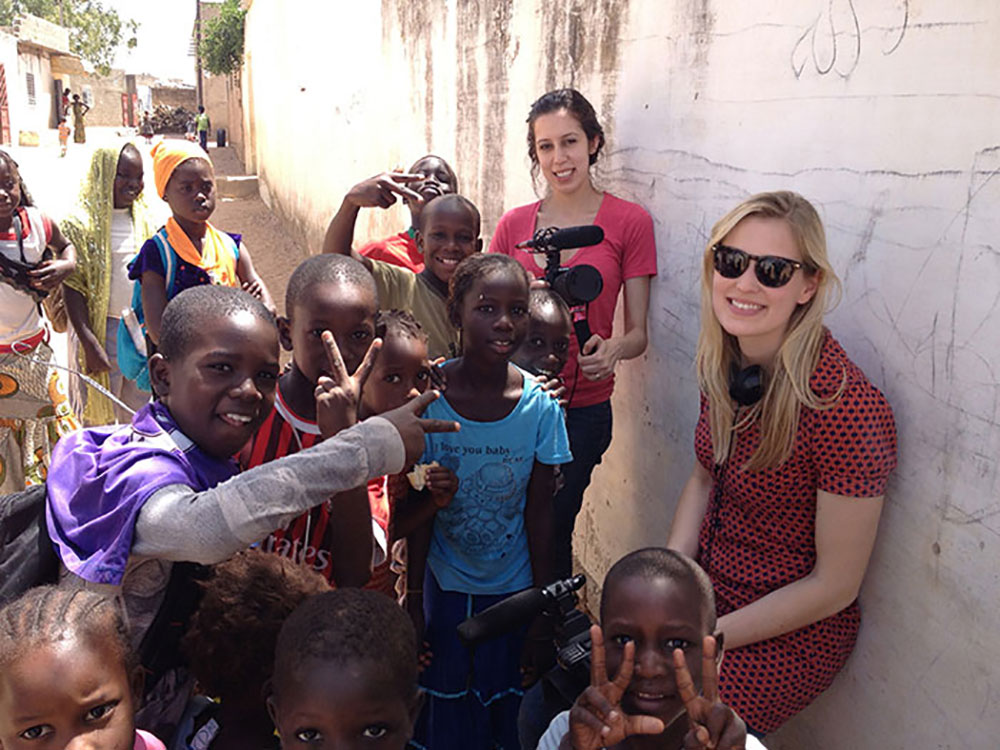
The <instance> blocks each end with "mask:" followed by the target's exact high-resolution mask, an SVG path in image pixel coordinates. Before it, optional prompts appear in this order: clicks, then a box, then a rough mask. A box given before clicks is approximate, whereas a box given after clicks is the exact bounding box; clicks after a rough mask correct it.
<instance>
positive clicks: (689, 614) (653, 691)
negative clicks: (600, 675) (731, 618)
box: [601, 576, 707, 726]
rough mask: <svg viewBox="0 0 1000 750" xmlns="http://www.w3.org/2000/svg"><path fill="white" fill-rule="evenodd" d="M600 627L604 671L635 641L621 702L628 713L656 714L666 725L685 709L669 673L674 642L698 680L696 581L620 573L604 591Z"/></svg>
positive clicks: (614, 669) (701, 632)
mask: <svg viewBox="0 0 1000 750" xmlns="http://www.w3.org/2000/svg"><path fill="white" fill-rule="evenodd" d="M601 628H602V630H603V632H604V643H605V648H606V649H607V667H608V674H609V675H616V674H618V671H619V668H620V667H621V663H622V656H623V650H624V647H625V644H626V643H628V642H629V641H632V642H634V643H635V672H634V673H633V675H632V681H631V682H630V683H629V686H628V689H627V690H626V691H625V695H623V696H622V708H623V709H624V710H625V712H626V713H628V714H645V715H648V716H655V717H657V718H659V719H660V720H662V721H663V723H664V724H665V725H667V726H669V725H670V723H671V722H672V721H674V720H675V719H676V718H677V717H678V716H680V714H681V713H683V711H684V702H683V701H682V700H681V697H680V695H678V692H677V681H676V678H675V675H674V667H673V652H674V649H675V648H679V649H681V650H682V651H683V652H684V659H685V661H686V662H687V666H688V670H689V671H690V672H691V677H692V679H693V680H694V683H695V685H696V686H700V685H701V651H702V640H703V638H704V636H705V635H707V632H706V624H705V623H704V622H703V612H702V601H701V595H700V593H699V591H698V589H697V587H696V586H694V585H685V584H683V583H679V582H677V581H675V580H673V579H670V578H665V577H663V576H657V577H654V578H652V579H646V578H643V577H640V576H627V577H624V578H621V579H620V580H618V581H615V582H614V584H613V588H612V590H610V591H608V592H607V593H606V594H605V600H604V609H603V612H602V623H601Z"/></svg>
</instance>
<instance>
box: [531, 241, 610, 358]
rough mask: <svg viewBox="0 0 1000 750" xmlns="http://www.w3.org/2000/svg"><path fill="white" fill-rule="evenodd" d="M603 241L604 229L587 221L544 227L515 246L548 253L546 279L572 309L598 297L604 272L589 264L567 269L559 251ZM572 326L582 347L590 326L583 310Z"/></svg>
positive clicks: (587, 337) (575, 316) (574, 316)
mask: <svg viewBox="0 0 1000 750" xmlns="http://www.w3.org/2000/svg"><path fill="white" fill-rule="evenodd" d="M602 242H604V230H603V229H601V228H600V227H599V226H597V225H596V224H585V225H583V226H578V227H566V228H565V229H557V228H556V227H545V228H544V229H539V230H538V231H537V232H535V235H534V237H532V238H531V239H530V240H527V241H525V242H521V243H518V244H517V245H515V247H518V248H522V249H529V250H531V251H532V252H535V253H545V255H546V261H545V281H547V282H548V284H549V287H550V288H551V289H552V290H553V291H554V292H556V293H557V294H558V295H559V296H560V297H562V298H563V299H564V300H565V301H566V304H567V305H569V307H570V308H574V307H580V306H581V305H586V304H587V303H588V302H593V301H594V300H595V299H597V297H598V296H599V295H600V294H601V290H602V289H604V279H603V278H602V277H601V272H600V271H598V270H597V269H596V268H594V267H593V266H589V265H586V264H580V265H576V266H570V267H568V268H567V267H563V266H560V264H559V261H560V258H559V252H560V251H562V250H571V249H574V248H578V247H590V246H592V245H599V244H601V243H602ZM573 328H574V330H575V331H576V339H577V342H578V343H579V345H580V348H581V349H582V348H583V345H584V344H585V343H587V340H588V339H589V338H590V325H589V324H588V322H587V317H586V314H585V313H584V312H583V311H580V313H577V312H574V314H573Z"/></svg>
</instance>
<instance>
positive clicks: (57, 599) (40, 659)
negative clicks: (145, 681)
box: [0, 586, 164, 750]
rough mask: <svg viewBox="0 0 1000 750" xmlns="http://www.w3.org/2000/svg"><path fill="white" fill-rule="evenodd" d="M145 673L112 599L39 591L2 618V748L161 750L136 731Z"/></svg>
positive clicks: (11, 605)
mask: <svg viewBox="0 0 1000 750" xmlns="http://www.w3.org/2000/svg"><path fill="white" fill-rule="evenodd" d="M141 692H142V672H141V671H140V668H139V663H138V659H137V658H136V656H135V653H134V652H133V651H132V647H131V645H130V643H129V636H128V631H127V630H126V628H125V624H124V622H123V620H122V614H121V610H120V608H119V606H118V604H117V603H116V601H115V600H114V599H109V598H106V597H104V596H101V595H100V594H97V593H95V592H93V591H83V590H79V589H78V590H71V589H65V588H57V587H55V586H42V587H40V588H36V589H32V590H30V591H28V592H27V593H26V594H25V595H24V596H22V597H21V598H20V599H16V600H14V601H12V602H11V603H9V604H8V605H7V606H5V607H4V608H3V609H2V610H0V748H3V750H29V749H30V748H36V747H40V746H41V747H65V748H68V747H77V746H79V747H87V748H89V749H90V750H125V748H133V750H164V745H163V743H162V742H160V741H159V740H158V739H157V738H156V737H154V736H153V735H151V734H149V733H148V732H144V731H142V730H141V729H136V727H135V717H134V708H135V707H136V706H137V705H138V701H139V696H140V695H141Z"/></svg>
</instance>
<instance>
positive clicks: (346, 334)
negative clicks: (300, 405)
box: [278, 281, 378, 384]
mask: <svg viewBox="0 0 1000 750" xmlns="http://www.w3.org/2000/svg"><path fill="white" fill-rule="evenodd" d="M377 307H378V306H377V305H376V302H375V295H374V294H372V292H371V289H368V288H365V287H361V286H357V285H354V284H351V283H348V282H327V281H320V282H316V283H314V284H312V285H311V286H309V287H308V288H307V289H306V290H305V291H304V293H303V294H302V296H301V298H300V299H299V300H298V302H297V303H296V304H295V309H294V310H290V311H289V314H290V316H291V317H290V318H288V319H284V318H282V319H279V322H278V326H279V329H280V331H281V345H282V346H283V347H284V348H285V349H286V350H288V351H291V352H292V359H293V360H294V362H295V367H297V368H298V369H299V372H301V373H302V375H303V377H305V379H306V380H307V381H308V382H310V383H312V384H315V383H316V382H317V381H318V380H319V378H320V376H321V375H327V376H329V375H330V363H329V360H328V357H327V353H326V347H325V346H324V345H323V340H322V338H321V336H322V335H323V331H330V333H332V334H333V338H334V340H335V341H336V342H337V348H338V349H340V356H341V357H342V358H343V360H344V366H345V367H346V368H347V372H348V373H350V374H353V373H354V371H355V370H357V369H358V366H359V365H360V364H361V361H362V360H363V359H364V358H365V354H366V353H367V352H368V347H369V346H371V343H372V340H373V339H374V338H375V314H376V313H377V312H378V309H377Z"/></svg>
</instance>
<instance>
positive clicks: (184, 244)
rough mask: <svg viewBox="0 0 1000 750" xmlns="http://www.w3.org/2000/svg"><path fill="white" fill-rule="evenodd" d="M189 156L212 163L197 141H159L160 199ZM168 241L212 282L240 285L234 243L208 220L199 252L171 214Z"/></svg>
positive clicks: (156, 161)
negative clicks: (176, 170)
mask: <svg viewBox="0 0 1000 750" xmlns="http://www.w3.org/2000/svg"><path fill="white" fill-rule="evenodd" d="M188 159H204V160H205V161H207V162H208V163H209V164H211V163H212V160H211V159H209V158H208V154H206V153H205V152H204V151H203V150H202V148H201V146H199V145H198V144H197V143H192V142H191V141H188V140H180V139H169V140H162V141H160V142H159V143H158V144H156V147H155V148H154V149H153V180H154V181H155V183H156V192H157V193H159V194H160V197H161V198H162V197H163V194H164V193H165V192H166V190H167V183H168V182H169V181H170V176H171V175H172V174H173V173H174V170H175V169H177V167H179V166H180V165H181V164H183V163H184V162H186V161H187V160H188ZM167 241H168V242H169V243H170V246H171V247H173V249H174V252H176V253H177V255H178V256H180V258H181V260H185V261H187V262H188V263H190V264H191V265H193V266H196V267H198V268H203V269H205V271H207V272H208V275H209V278H211V279H212V283H213V284H218V285H219V286H236V287H238V286H239V285H240V280H239V277H238V276H237V273H236V257H235V255H234V254H233V252H232V251H231V249H230V248H231V246H232V240H231V238H229V237H227V236H226V235H224V234H223V233H222V232H220V231H219V230H218V229H216V228H215V227H213V226H212V225H211V224H209V223H208V222H207V221H206V222H205V237H204V238H203V239H202V241H201V252H200V253H199V252H198V249H197V248H196V247H195V246H194V243H193V242H191V239H190V238H189V237H188V236H187V234H186V233H185V232H184V230H183V229H181V226H180V224H178V223H177V220H176V219H174V217H172V216H171V217H170V218H169V219H167Z"/></svg>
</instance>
